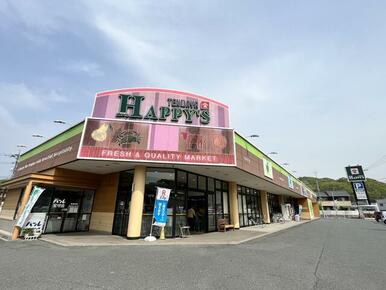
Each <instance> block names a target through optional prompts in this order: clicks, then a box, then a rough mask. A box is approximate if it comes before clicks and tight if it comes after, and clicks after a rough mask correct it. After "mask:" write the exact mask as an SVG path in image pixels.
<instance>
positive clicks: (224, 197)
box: [222, 192, 229, 214]
mask: <svg viewBox="0 0 386 290" xmlns="http://www.w3.org/2000/svg"><path fill="white" fill-rule="evenodd" d="M222 200H223V202H224V214H229V208H228V192H223V193H222Z"/></svg>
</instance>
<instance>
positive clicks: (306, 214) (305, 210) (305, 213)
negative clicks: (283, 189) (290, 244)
mask: <svg viewBox="0 0 386 290" xmlns="http://www.w3.org/2000/svg"><path fill="white" fill-rule="evenodd" d="M298 203H299V205H301V206H302V213H301V218H302V219H303V220H310V219H311V215H310V209H309V206H308V205H309V203H308V198H306V197H305V198H299V201H298Z"/></svg>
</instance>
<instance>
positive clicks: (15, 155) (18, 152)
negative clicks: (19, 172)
mask: <svg viewBox="0 0 386 290" xmlns="http://www.w3.org/2000/svg"><path fill="white" fill-rule="evenodd" d="M16 147H17V148H18V151H17V154H12V155H11V157H13V158H15V165H14V166H13V169H12V175H14V174H15V171H16V167H17V163H18V162H19V158H20V153H21V148H27V145H23V144H19V145H16Z"/></svg>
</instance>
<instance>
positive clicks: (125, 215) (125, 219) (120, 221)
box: [113, 190, 130, 236]
mask: <svg viewBox="0 0 386 290" xmlns="http://www.w3.org/2000/svg"><path fill="white" fill-rule="evenodd" d="M129 203H130V202H129V193H128V192H127V191H126V190H120V191H118V194H117V203H116V206H115V214H114V224H113V235H120V236H126V235H127V226H128V223H129Z"/></svg>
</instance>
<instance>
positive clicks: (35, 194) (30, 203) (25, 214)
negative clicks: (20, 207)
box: [16, 186, 45, 228]
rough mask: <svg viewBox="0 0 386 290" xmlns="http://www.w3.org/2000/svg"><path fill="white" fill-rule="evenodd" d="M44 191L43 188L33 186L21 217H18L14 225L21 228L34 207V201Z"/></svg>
mask: <svg viewBox="0 0 386 290" xmlns="http://www.w3.org/2000/svg"><path fill="white" fill-rule="evenodd" d="M44 190H45V188H41V187H38V186H34V188H33V189H32V192H31V194H30V197H29V200H28V202H27V204H26V206H25V208H24V211H23V213H22V214H21V216H20V217H19V219H18V220H17V223H16V226H17V227H19V228H23V226H24V224H25V222H26V220H27V217H28V216H29V214H30V213H31V210H32V208H33V207H34V205H35V203H36V201H37V200H38V199H39V197H40V195H41V194H42V193H43V191H44Z"/></svg>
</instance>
